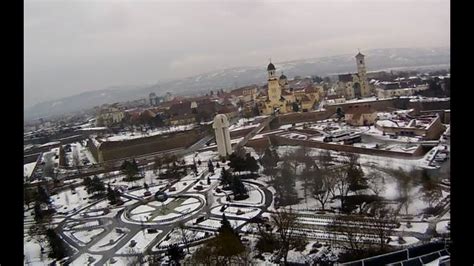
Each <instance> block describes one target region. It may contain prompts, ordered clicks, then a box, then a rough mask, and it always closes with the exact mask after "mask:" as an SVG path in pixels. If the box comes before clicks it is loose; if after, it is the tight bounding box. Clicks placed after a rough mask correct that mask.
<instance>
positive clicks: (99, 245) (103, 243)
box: [89, 228, 129, 252]
mask: <svg viewBox="0 0 474 266" xmlns="http://www.w3.org/2000/svg"><path fill="white" fill-rule="evenodd" d="M120 229H121V230H123V232H124V233H117V231H116V230H112V231H110V232H109V233H108V234H107V235H105V236H104V237H103V238H102V239H100V240H99V241H98V242H96V243H95V244H94V245H93V246H92V247H91V248H90V249H89V250H90V251H96V252H98V251H106V250H110V249H111V248H113V247H114V246H115V245H116V244H117V242H118V241H119V240H120V239H122V237H124V236H125V234H126V232H128V231H129V230H128V229H127V228H120Z"/></svg>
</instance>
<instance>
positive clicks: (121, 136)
mask: <svg viewBox="0 0 474 266" xmlns="http://www.w3.org/2000/svg"><path fill="white" fill-rule="evenodd" d="M194 127H195V124H189V125H182V126H172V127H165V128H157V129H153V130H149V131H146V132H139V131H135V132H122V133H119V134H117V135H113V136H109V137H106V138H104V139H102V140H103V141H123V140H130V139H138V138H144V137H151V136H158V135H163V134H168V133H172V132H180V131H187V130H191V129H193V128H194Z"/></svg>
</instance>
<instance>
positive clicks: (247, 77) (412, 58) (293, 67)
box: [25, 47, 450, 120]
mask: <svg viewBox="0 0 474 266" xmlns="http://www.w3.org/2000/svg"><path fill="white" fill-rule="evenodd" d="M363 53H364V54H365V55H366V64H367V71H378V70H388V69H404V68H411V69H413V68H415V69H416V68H420V69H430V68H431V69H438V68H447V67H449V64H450V48H447V47H444V48H392V49H372V50H367V51H364V52H363ZM274 64H275V66H276V68H277V72H278V73H280V72H281V71H283V72H284V73H285V75H286V76H287V77H288V78H290V79H291V78H293V77H294V76H296V75H298V76H303V77H304V76H310V75H319V76H327V75H336V74H340V73H352V72H355V71H356V63H355V59H354V55H353V54H345V55H337V56H328V57H320V58H310V59H303V60H294V61H288V62H280V63H278V62H275V63H274ZM266 75H267V74H266V62H264V63H262V65H261V66H258V67H238V68H231V69H223V70H221V71H216V72H210V73H206V74H201V75H197V76H193V77H188V78H182V79H178V80H173V81H169V82H165V83H159V84H156V85H153V86H126V87H113V88H108V89H103V90H96V91H90V92H84V93H81V94H77V95H73V96H69V97H65V98H62V99H58V100H51V101H45V102H42V103H39V104H36V105H34V106H32V107H30V108H28V109H26V110H25V120H29V119H34V118H38V117H44V116H50V115H57V114H64V113H68V112H74V111H79V110H81V109H86V108H92V107H94V106H98V105H101V104H104V103H113V102H122V101H127V100H134V99H139V98H146V97H148V94H149V93H150V92H155V93H156V94H157V95H161V94H164V93H166V92H167V91H170V92H172V93H173V94H177V95H179V94H181V95H184V94H196V93H200V92H204V91H206V92H207V91H209V90H211V89H212V90H215V89H221V88H224V89H227V88H235V87H241V86H245V85H249V84H264V83H265V82H266Z"/></svg>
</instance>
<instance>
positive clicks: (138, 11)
mask: <svg viewBox="0 0 474 266" xmlns="http://www.w3.org/2000/svg"><path fill="white" fill-rule="evenodd" d="M24 3H25V12H24V15H25V24H24V29H25V45H24V47H25V50H24V52H25V53H24V56H25V61H24V62H25V64H24V74H25V105H26V106H30V105H32V104H35V103H38V102H41V101H44V100H50V99H56V98H60V97H63V96H70V95H73V94H76V93H80V92H84V91H90V90H98V89H104V88H107V87H109V86H115V85H140V84H153V83H156V82H159V81H162V80H165V79H172V78H179V77H186V76H191V75H195V74H200V73H205V72H209V71H213V70H217V69H222V68H229V67H238V66H255V65H262V67H265V66H266V64H267V63H268V58H272V61H274V62H280V61H286V60H292V59H301V58H311V57H320V56H327V55H335V54H344V53H354V52H356V51H357V48H360V49H361V50H362V51H363V50H364V49H370V48H395V47H436V46H449V42H450V38H449V36H450V30H449V28H450V17H449V14H450V10H449V0H444V1H437V0H413V1H405V0H398V1H395V0H377V1H375V0H374V1H347V0H346V1H342V0H338V1H335V0H331V1H298V2H296V1H292V2H290V1H258V0H256V1H243V0H242V1H235V0H234V1H217V0H213V1H197V0H193V1H191V0H188V1H182V0H174V1H171V0H167V1H165V0H161V1H145V0H138V1H137V0H135V1H123V0H122V1H118V0H102V1H99V0H95V1H72V0H63V1H42V0H26V1H25V2H24Z"/></svg>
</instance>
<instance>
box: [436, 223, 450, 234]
mask: <svg viewBox="0 0 474 266" xmlns="http://www.w3.org/2000/svg"><path fill="white" fill-rule="evenodd" d="M449 223H450V221H441V222H439V223H437V224H436V232H437V233H438V234H447V233H449V230H448V227H447V226H448V224H449Z"/></svg>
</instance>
